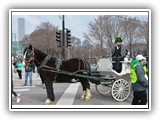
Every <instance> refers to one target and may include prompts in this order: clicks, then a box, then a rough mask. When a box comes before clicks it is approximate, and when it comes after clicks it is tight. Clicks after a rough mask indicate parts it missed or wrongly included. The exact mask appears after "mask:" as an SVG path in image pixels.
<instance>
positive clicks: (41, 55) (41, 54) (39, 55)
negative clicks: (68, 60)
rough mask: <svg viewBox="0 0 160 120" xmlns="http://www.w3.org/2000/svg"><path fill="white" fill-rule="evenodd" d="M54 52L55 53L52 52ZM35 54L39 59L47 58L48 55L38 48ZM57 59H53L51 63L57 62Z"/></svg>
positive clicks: (35, 49)
mask: <svg viewBox="0 0 160 120" xmlns="http://www.w3.org/2000/svg"><path fill="white" fill-rule="evenodd" d="M52 52H53V51H52ZM34 53H35V55H36V56H37V57H41V58H43V59H44V58H45V57H46V56H47V53H45V52H42V51H41V50H39V49H37V48H34ZM55 59H56V58H55V57H51V59H50V60H49V61H53V60H55Z"/></svg>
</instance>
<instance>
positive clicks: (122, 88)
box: [112, 79, 130, 101]
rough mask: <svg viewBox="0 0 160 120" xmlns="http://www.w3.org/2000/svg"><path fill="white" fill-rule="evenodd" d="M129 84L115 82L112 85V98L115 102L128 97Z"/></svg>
mask: <svg viewBox="0 0 160 120" xmlns="http://www.w3.org/2000/svg"><path fill="white" fill-rule="evenodd" d="M129 94H130V83H129V82H128V81H127V80H124V79H119V80H116V81H115V82H114V83H113V85H112V97H113V98H114V99H115V100H116V101H124V100H126V99H127V98H128V97H129Z"/></svg>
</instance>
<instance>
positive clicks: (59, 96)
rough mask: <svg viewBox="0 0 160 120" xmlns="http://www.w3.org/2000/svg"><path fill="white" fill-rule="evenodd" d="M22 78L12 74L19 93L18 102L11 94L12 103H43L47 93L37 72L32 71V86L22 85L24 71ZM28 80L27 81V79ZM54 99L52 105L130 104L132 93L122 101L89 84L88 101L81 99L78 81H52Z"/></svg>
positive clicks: (80, 88)
mask: <svg viewBox="0 0 160 120" xmlns="http://www.w3.org/2000/svg"><path fill="white" fill-rule="evenodd" d="M22 74H23V78H22V80H20V79H18V75H17V73H15V74H14V90H15V91H16V92H17V93H18V94H20V95H21V101H20V103H16V99H15V97H14V96H13V95H12V105H44V101H45V100H46V97H47V94H46V89H43V88H42V86H41V80H40V78H39V76H38V77H37V75H38V74H37V73H33V86H32V87H31V86H23V84H24V72H23V73H22ZM28 82H29V81H28ZM53 86H54V93H55V101H54V102H53V103H52V104H53V105H130V103H131V98H132V94H130V97H129V98H128V99H127V100H126V101H124V102H117V101H115V100H114V99H113V98H112V96H111V93H109V94H107V95H101V94H99V93H98V92H97V91H96V89H95V85H94V84H91V94H92V97H91V99H90V101H88V102H84V101H81V100H80V99H79V98H80V95H81V91H82V87H81V84H80V83H79V82H78V83H54V84H53Z"/></svg>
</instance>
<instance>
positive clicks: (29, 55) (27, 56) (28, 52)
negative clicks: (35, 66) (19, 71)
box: [23, 45, 34, 62]
mask: <svg viewBox="0 0 160 120" xmlns="http://www.w3.org/2000/svg"><path fill="white" fill-rule="evenodd" d="M23 59H24V60H25V61H28V62H30V61H33V59H34V49H33V48H32V45H29V47H26V48H25V49H24V52H23Z"/></svg>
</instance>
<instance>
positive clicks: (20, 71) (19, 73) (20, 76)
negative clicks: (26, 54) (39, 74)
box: [17, 70, 22, 79]
mask: <svg viewBox="0 0 160 120" xmlns="http://www.w3.org/2000/svg"><path fill="white" fill-rule="evenodd" d="M17 72H18V76H19V79H22V70H17Z"/></svg>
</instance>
